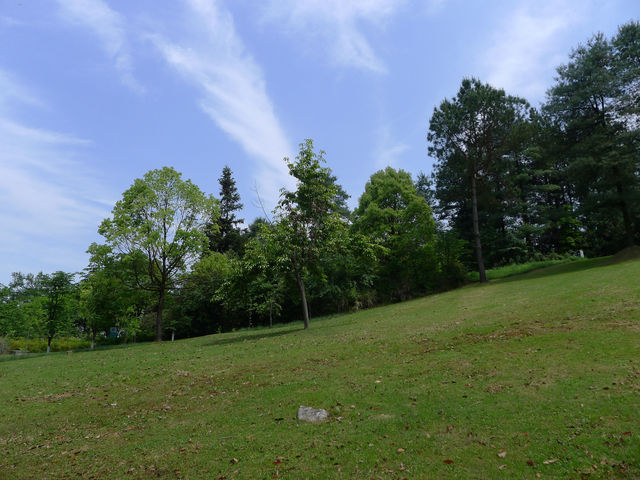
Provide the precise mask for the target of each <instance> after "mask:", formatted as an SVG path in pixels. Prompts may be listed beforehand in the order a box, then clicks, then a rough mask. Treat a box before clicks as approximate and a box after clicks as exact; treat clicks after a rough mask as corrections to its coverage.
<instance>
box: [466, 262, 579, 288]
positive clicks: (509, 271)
mask: <svg viewBox="0 0 640 480" xmlns="http://www.w3.org/2000/svg"><path fill="white" fill-rule="evenodd" d="M575 260H578V257H566V258H559V259H556V260H538V261H532V262H527V263H518V264H513V265H504V266H502V267H497V268H492V269H490V270H487V271H486V273H487V280H497V279H499V278H506V277H511V276H513V275H522V274H523V273H527V272H530V271H532V270H538V269H540V268H546V267H550V266H552V265H560V264H563V263H568V262H572V261H575ZM467 280H469V281H470V282H477V281H479V280H480V275H479V274H478V272H469V273H468V274H467Z"/></svg>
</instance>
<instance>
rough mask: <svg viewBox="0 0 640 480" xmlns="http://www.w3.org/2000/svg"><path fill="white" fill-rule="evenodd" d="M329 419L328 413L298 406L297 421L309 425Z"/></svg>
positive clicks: (318, 409) (320, 409)
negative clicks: (309, 423)
mask: <svg viewBox="0 0 640 480" xmlns="http://www.w3.org/2000/svg"><path fill="white" fill-rule="evenodd" d="M328 418H329V412H327V411H326V410H323V409H322V408H312V407H305V406H302V405H300V408H299V409H298V420H302V421H304V422H311V423H320V422H324V421H325V420H327V419H328Z"/></svg>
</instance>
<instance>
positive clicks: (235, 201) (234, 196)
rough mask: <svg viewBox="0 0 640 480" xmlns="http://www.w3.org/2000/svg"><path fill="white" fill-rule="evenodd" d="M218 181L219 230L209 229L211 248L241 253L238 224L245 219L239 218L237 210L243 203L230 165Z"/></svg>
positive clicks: (223, 251)
mask: <svg viewBox="0 0 640 480" xmlns="http://www.w3.org/2000/svg"><path fill="white" fill-rule="evenodd" d="M218 183H220V217H219V218H218V221H217V225H218V228H217V232H216V229H215V228H214V229H209V233H208V237H209V249H210V250H212V251H214V252H220V253H226V252H229V251H233V252H235V253H236V254H238V255H240V254H241V253H242V244H243V241H242V235H241V230H240V228H239V227H238V225H239V224H241V223H242V222H244V219H242V218H237V217H236V214H235V212H237V211H238V210H241V209H242V207H243V205H242V203H240V194H239V193H238V189H237V188H236V181H235V180H234V178H233V176H232V172H231V169H230V168H229V167H228V166H226V165H225V167H224V168H223V169H222V176H221V177H220V178H219V179H218Z"/></svg>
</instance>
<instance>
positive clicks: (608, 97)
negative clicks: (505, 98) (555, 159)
mask: <svg viewBox="0 0 640 480" xmlns="http://www.w3.org/2000/svg"><path fill="white" fill-rule="evenodd" d="M639 32H640V25H639V24H638V23H635V22H631V23H629V24H627V25H624V26H622V27H621V28H620V30H619V32H618V35H617V36H616V37H614V38H613V39H612V40H608V39H607V38H605V36H604V35H602V34H597V35H594V36H593V37H592V38H591V39H590V40H589V41H588V42H587V43H586V44H585V45H580V46H579V47H578V48H576V49H575V50H574V51H573V52H572V53H571V55H570V60H569V62H568V63H567V64H566V65H562V66H560V67H559V68H558V76H557V79H556V83H555V84H554V86H553V87H552V88H551V89H550V90H549V92H548V99H547V103H546V105H545V107H544V108H545V112H546V114H547V115H549V116H550V117H551V118H552V119H553V121H554V122H555V125H556V126H557V128H558V129H559V132H560V135H559V138H560V140H561V141H562V142H563V143H564V144H565V145H567V149H566V152H565V154H566V162H567V171H566V174H567V175H568V179H570V182H571V183H572V187H573V191H574V192H575V198H576V205H577V207H578V208H577V209H578V214H579V218H580V221H581V223H582V225H583V226H584V228H585V231H586V239H585V240H586V242H585V243H586V245H587V246H588V251H589V252H590V253H591V254H601V253H612V252H614V251H617V250H619V249H620V248H622V247H623V246H625V245H632V244H633V243H634V242H635V241H636V240H637V239H638V233H639V231H640V230H639V229H640V226H639V225H640V222H639V219H640V210H639V209H638V204H639V203H640V182H639V179H638V171H639V169H640V155H639V151H640V144H639V142H638V138H639V135H640V131H639V129H638V127H639V124H638V115H637V112H638V95H637V93H638V92H639V91H640V90H638V88H639V87H638V86H639V85H640V81H639V80H638V78H640V62H638V60H637V59H638V53H637V52H638V51H639V50H640V47H639V45H640V33H639Z"/></svg>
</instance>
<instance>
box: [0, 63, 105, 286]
mask: <svg viewBox="0 0 640 480" xmlns="http://www.w3.org/2000/svg"><path fill="white" fill-rule="evenodd" d="M15 80H16V79H15V77H13V76H11V75H8V74H7V73H6V72H2V71H0V83H2V86H3V87H6V88H0V225H2V235H1V236H0V265H1V266H2V267H1V269H0V282H2V281H6V279H7V278H8V275H9V273H10V272H11V271H13V270H30V271H36V270H40V269H43V270H52V269H67V270H68V269H74V268H77V269H79V268H82V267H83V264H84V262H85V258H84V255H83V252H84V251H85V250H86V248H87V246H88V242H89V241H90V240H89V239H90V238H92V237H94V236H95V231H96V228H97V225H98V223H99V221H100V220H101V219H102V218H104V217H106V216H107V214H108V211H109V207H108V206H107V205H106V204H104V203H101V202H100V201H97V200H96V198H97V196H98V195H100V193H99V192H100V191H101V190H102V188H101V186H100V185H99V184H98V183H97V181H96V180H95V179H94V178H95V176H94V175H92V174H91V172H90V171H89V170H88V169H87V168H85V167H84V165H83V163H82V162H81V161H80V160H79V158H81V157H82V155H83V153H84V150H85V149H86V148H87V146H89V145H90V142H89V141H87V140H85V139H81V138H76V137H74V136H72V135H67V134H62V133H59V132H54V131H50V130H46V129H40V128H34V127H32V126H30V125H25V124H24V123H21V122H20V121H17V120H15V118H14V117H15V116H16V112H18V111H24V110H25V108H26V109H28V108H30V107H32V106H36V107H41V106H43V105H44V102H43V101H42V100H40V99H39V98H37V97H36V96H34V94H33V92H30V91H28V90H27V89H26V88H25V87H24V86H22V85H21V83H17V82H15Z"/></svg>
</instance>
